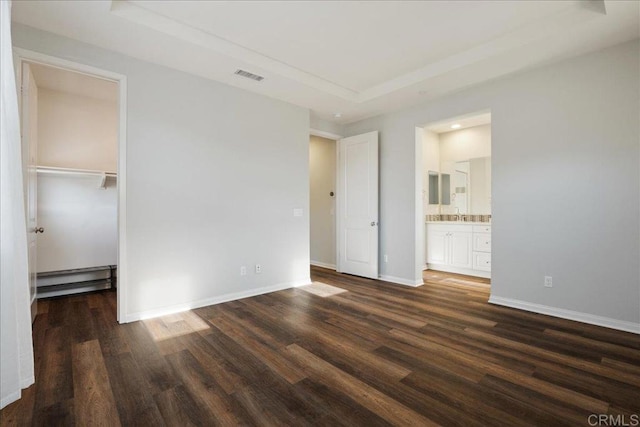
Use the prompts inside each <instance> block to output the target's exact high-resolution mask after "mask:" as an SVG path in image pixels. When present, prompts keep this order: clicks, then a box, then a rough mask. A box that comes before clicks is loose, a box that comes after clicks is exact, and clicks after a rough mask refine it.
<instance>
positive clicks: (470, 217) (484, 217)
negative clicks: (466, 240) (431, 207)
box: [427, 214, 491, 222]
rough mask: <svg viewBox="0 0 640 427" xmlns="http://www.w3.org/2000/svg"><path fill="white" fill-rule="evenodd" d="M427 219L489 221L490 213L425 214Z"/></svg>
mask: <svg viewBox="0 0 640 427" xmlns="http://www.w3.org/2000/svg"><path fill="white" fill-rule="evenodd" d="M427 221H460V222H491V215H458V214H453V215H443V214H441V215H427Z"/></svg>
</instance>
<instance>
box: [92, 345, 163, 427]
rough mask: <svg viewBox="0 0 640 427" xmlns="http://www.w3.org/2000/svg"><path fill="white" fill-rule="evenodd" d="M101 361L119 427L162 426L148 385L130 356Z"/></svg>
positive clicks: (128, 354) (123, 354)
mask: <svg viewBox="0 0 640 427" xmlns="http://www.w3.org/2000/svg"><path fill="white" fill-rule="evenodd" d="M104 360H105V366H106V368H107V372H108V374H109V382H110V384H111V390H112V391H113V396H114V398H115V401H116V404H117V407H118V414H119V416H120V420H121V422H122V425H125V426H129V425H162V424H163V423H164V422H163V420H162V416H161V414H160V411H159V410H158V407H157V405H156V402H155V401H154V400H153V395H152V394H151V392H150V387H149V384H148V383H147V382H146V380H145V379H144V377H143V376H142V374H141V372H140V367H139V366H138V364H137V363H136V361H135V359H134V358H133V356H132V355H131V353H121V354H116V355H110V356H106V357H105V359H104Z"/></svg>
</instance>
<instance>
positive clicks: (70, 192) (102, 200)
mask: <svg viewBox="0 0 640 427" xmlns="http://www.w3.org/2000/svg"><path fill="white" fill-rule="evenodd" d="M98 181H99V178H97V177H81V176H69V175H39V176H38V226H41V227H43V228H44V229H45V232H44V233H42V234H39V235H38V245H37V251H38V257H37V264H38V272H39V273H40V272H45V271H61V270H71V269H75V268H87V267H102V266H107V265H116V264H117V255H118V247H117V243H118V212H117V208H118V193H117V188H116V182H115V179H113V178H108V179H107V183H106V184H107V186H106V188H105V189H100V188H98Z"/></svg>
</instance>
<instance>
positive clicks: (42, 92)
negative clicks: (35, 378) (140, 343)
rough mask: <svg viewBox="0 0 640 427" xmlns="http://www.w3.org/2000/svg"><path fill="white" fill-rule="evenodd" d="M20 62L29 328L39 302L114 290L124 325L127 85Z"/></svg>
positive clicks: (33, 59)
mask: <svg viewBox="0 0 640 427" xmlns="http://www.w3.org/2000/svg"><path fill="white" fill-rule="evenodd" d="M16 53H17V55H18V58H17V60H16V62H15V63H16V70H17V73H16V74H17V76H18V86H19V87H20V88H21V91H20V96H19V99H20V104H21V105H20V111H21V120H22V123H21V126H22V149H23V165H22V166H23V171H24V185H25V195H26V198H25V200H26V204H25V209H26V212H27V228H28V241H29V272H30V295H31V301H32V306H31V315H32V320H33V319H35V317H36V315H37V301H38V299H42V298H51V297H56V296H62V295H70V294H76V293H81V292H91V291H99V290H106V289H111V290H112V291H116V290H117V298H114V299H115V300H116V301H117V304H116V305H117V313H116V316H117V319H118V321H120V322H122V321H123V318H122V310H121V307H122V305H123V303H124V292H123V288H124V286H125V281H124V280H122V279H123V277H124V274H123V270H122V260H123V257H124V251H123V249H124V239H123V238H124V215H123V213H124V212H125V210H124V194H125V193H124V174H123V172H124V171H125V167H124V160H125V156H124V153H125V151H124V146H125V140H124V135H125V132H124V129H125V124H124V117H125V99H124V94H125V93H126V91H125V80H124V76H120V75H116V74H113V73H110V72H105V71H102V70H98V69H94V68H91V67H87V66H84V65H81V64H75V63H71V62H68V61H64V60H60V59H57V58H52V57H48V56H44V55H40V54H37V53H35V52H28V51H22V50H17V52H16ZM118 277H120V280H118Z"/></svg>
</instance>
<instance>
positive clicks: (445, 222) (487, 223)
mask: <svg viewBox="0 0 640 427" xmlns="http://www.w3.org/2000/svg"><path fill="white" fill-rule="evenodd" d="M426 223H427V224H442V225H485V226H490V225H491V223H490V222H477V221H476V222H472V221H426Z"/></svg>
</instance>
